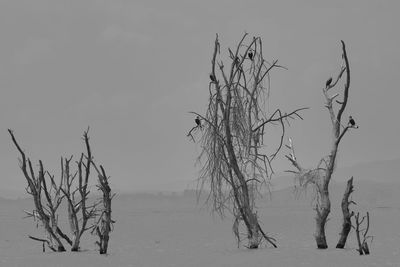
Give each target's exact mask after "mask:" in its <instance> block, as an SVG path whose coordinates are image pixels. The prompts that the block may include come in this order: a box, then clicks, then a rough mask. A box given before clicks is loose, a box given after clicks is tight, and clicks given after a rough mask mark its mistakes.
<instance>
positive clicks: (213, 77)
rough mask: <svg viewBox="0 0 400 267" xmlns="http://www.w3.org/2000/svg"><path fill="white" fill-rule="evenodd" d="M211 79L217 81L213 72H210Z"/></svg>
mask: <svg viewBox="0 0 400 267" xmlns="http://www.w3.org/2000/svg"><path fill="white" fill-rule="evenodd" d="M210 80H211V81H212V82H214V83H215V81H216V79H215V76H214V75H213V74H212V73H210Z"/></svg>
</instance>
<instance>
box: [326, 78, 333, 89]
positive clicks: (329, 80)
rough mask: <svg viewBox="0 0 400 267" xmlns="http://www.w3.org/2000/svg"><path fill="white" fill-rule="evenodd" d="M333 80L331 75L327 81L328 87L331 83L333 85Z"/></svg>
mask: <svg viewBox="0 0 400 267" xmlns="http://www.w3.org/2000/svg"><path fill="white" fill-rule="evenodd" d="M331 82H332V77H330V78H329V79H328V80H327V81H326V84H325V85H326V87H328V86H329V85H331Z"/></svg>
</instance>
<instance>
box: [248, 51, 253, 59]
mask: <svg viewBox="0 0 400 267" xmlns="http://www.w3.org/2000/svg"><path fill="white" fill-rule="evenodd" d="M247 55H248V56H249V58H250V60H253V52H252V51H250V52H249V53H248V54H247Z"/></svg>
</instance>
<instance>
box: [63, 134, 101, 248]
mask: <svg viewBox="0 0 400 267" xmlns="http://www.w3.org/2000/svg"><path fill="white" fill-rule="evenodd" d="M83 140H84V142H85V147H86V153H87V154H86V155H84V154H83V153H82V154H81V157H80V159H79V161H77V162H76V164H77V168H78V170H77V171H76V172H75V173H74V174H71V173H70V162H71V160H72V156H71V157H70V158H69V159H67V158H64V159H63V158H61V170H62V171H61V180H62V181H63V184H62V185H61V187H60V189H61V191H62V192H63V194H64V196H65V198H66V199H67V201H68V220H69V224H70V228H71V233H72V247H71V251H78V250H79V244H80V239H81V237H82V235H83V233H84V232H85V231H87V230H90V229H91V228H92V227H93V225H88V221H89V220H91V219H94V218H95V216H96V213H97V204H98V203H92V204H91V205H88V203H87V202H88V196H89V193H90V191H89V190H88V183H89V176H90V168H91V162H92V152H91V148H90V144H89V136H88V131H85V132H84V134H83ZM84 161H86V162H84ZM76 177H78V184H77V185H76V188H74V181H75V178H76ZM76 195H78V196H76Z"/></svg>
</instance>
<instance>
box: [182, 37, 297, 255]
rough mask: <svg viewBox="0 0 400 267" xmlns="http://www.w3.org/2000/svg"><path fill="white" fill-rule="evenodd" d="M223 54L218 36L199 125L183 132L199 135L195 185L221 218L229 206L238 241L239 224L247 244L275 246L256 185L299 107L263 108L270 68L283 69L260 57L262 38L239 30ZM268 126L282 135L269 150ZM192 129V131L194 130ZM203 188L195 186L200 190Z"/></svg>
mask: <svg viewBox="0 0 400 267" xmlns="http://www.w3.org/2000/svg"><path fill="white" fill-rule="evenodd" d="M228 52H229V55H228V57H225V58H223V57H224V56H223V55H221V53H220V43H219V39H218V35H217V36H216V39H215V43H214V51H213V55H212V60H211V74H210V82H209V87H208V89H209V100H208V105H207V110H206V112H205V114H204V115H201V114H199V113H196V112H191V113H193V114H195V115H197V116H198V117H197V118H199V120H201V122H202V124H201V127H200V126H199V125H200V124H197V125H196V126H195V127H193V128H192V129H191V130H190V131H189V133H188V136H189V137H190V138H191V139H192V140H193V141H194V140H195V136H194V135H200V139H199V143H200V145H201V149H202V151H201V153H200V155H199V159H198V160H199V162H200V164H201V165H202V168H201V171H200V175H199V179H198V182H199V183H198V185H199V189H207V191H208V190H209V192H210V193H209V196H208V199H207V202H208V203H209V204H211V206H212V210H213V211H214V212H217V213H218V214H220V215H221V216H223V215H224V211H225V210H229V211H230V212H231V213H232V214H233V216H234V220H235V221H234V233H235V236H236V237H237V238H238V240H239V241H240V235H241V234H240V231H239V224H240V223H243V224H244V226H245V229H246V230H245V231H246V233H245V236H246V238H247V240H248V246H247V247H248V248H252V249H253V248H258V247H259V245H260V243H261V241H262V240H266V241H267V242H268V243H270V244H271V245H272V246H274V247H276V244H275V239H273V238H271V237H269V236H268V235H267V234H265V232H264V231H263V230H262V229H261V227H260V224H259V220H258V216H257V208H256V205H255V197H256V195H257V192H258V190H259V189H260V187H261V186H265V185H268V182H269V178H270V176H271V174H272V173H273V170H272V167H271V163H272V161H273V160H274V158H275V157H276V156H277V154H278V152H279V151H280V149H281V147H282V144H283V136H284V134H285V127H286V124H287V123H288V120H289V119H295V118H296V117H297V118H300V119H301V117H300V115H299V112H300V111H301V110H303V109H304V108H300V109H297V110H294V111H292V112H290V113H283V112H282V111H281V110H280V109H276V110H275V111H273V112H272V113H268V112H267V108H266V105H268V101H269V90H270V88H269V79H270V76H269V75H270V72H271V70H273V69H275V68H282V67H281V66H280V65H278V61H277V60H275V61H273V62H271V63H269V62H267V61H266V60H265V59H264V55H263V50H262V41H261V38H260V37H254V38H252V39H250V40H249V41H247V34H244V36H243V38H242V39H241V40H240V42H239V43H238V45H237V46H236V48H235V49H234V50H231V49H228ZM268 126H278V127H280V129H281V137H280V138H279V139H278V140H277V142H276V146H275V147H273V146H269V148H271V149H272V150H273V151H272V152H271V151H270V153H269V154H267V152H266V151H265V144H264V133H265V129H266V128H267V127H268ZM195 129H196V131H194V130H195ZM201 191H202V190H199V192H201Z"/></svg>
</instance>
